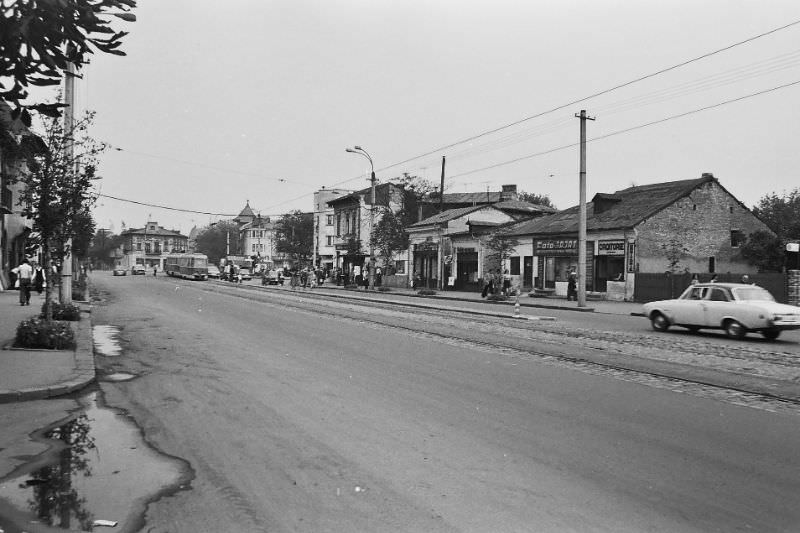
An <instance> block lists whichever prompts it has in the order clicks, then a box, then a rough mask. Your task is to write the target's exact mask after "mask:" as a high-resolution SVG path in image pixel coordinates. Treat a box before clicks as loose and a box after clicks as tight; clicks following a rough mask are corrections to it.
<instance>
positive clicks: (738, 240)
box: [731, 229, 745, 248]
mask: <svg viewBox="0 0 800 533" xmlns="http://www.w3.org/2000/svg"><path fill="white" fill-rule="evenodd" d="M744 241H745V236H744V232H743V231H742V230H738V229H732V230H731V246H732V247H734V248H738V247H739V246H741V245H743V244H744Z"/></svg>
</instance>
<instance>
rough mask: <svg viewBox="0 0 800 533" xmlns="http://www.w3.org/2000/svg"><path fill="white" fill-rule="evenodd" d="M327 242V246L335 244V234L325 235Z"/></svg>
mask: <svg viewBox="0 0 800 533" xmlns="http://www.w3.org/2000/svg"><path fill="white" fill-rule="evenodd" d="M325 242H326V244H327V246H333V236H332V235H328V236H326V237H325Z"/></svg>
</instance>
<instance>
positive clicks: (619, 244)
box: [597, 240, 625, 255]
mask: <svg viewBox="0 0 800 533" xmlns="http://www.w3.org/2000/svg"><path fill="white" fill-rule="evenodd" d="M597 255H625V241H623V240H618V241H600V242H598V243H597Z"/></svg>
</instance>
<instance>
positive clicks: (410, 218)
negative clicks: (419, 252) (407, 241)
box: [390, 172, 436, 228]
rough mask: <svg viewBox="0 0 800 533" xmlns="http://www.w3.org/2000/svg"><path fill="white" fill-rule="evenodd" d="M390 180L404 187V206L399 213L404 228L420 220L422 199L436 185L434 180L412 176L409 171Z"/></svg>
mask: <svg viewBox="0 0 800 533" xmlns="http://www.w3.org/2000/svg"><path fill="white" fill-rule="evenodd" d="M390 182H391V183H393V184H394V185H396V186H398V187H400V188H401V189H403V207H402V208H401V210H400V212H399V213H398V215H399V219H400V223H401V225H402V226H403V228H407V227H408V226H410V225H411V224H414V223H416V222H419V220H420V213H419V212H420V209H419V208H420V205H422V200H423V198H425V197H426V196H428V195H430V194H431V193H432V192H433V191H434V190H436V187H435V186H434V185H433V183H432V182H430V181H428V180H426V179H424V178H420V177H419V176H412V175H410V174H409V173H408V172H404V173H403V175H402V176H399V177H396V178H394V179H392V180H390Z"/></svg>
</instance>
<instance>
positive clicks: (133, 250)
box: [118, 221, 189, 270]
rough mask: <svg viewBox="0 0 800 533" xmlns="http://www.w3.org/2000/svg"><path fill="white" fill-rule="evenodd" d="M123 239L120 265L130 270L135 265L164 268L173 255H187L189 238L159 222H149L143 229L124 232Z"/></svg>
mask: <svg viewBox="0 0 800 533" xmlns="http://www.w3.org/2000/svg"><path fill="white" fill-rule="evenodd" d="M120 236H121V237H122V253H123V255H122V259H121V260H120V261H119V265H118V266H121V267H123V268H130V267H131V266H133V265H144V266H145V267H153V266H157V267H158V268H159V270H162V269H163V268H164V259H165V258H166V256H167V255H168V254H171V253H186V252H187V251H188V248H189V238H188V237H187V236H185V235H181V234H180V233H179V232H178V231H175V230H167V229H164V228H162V227H161V226H159V225H158V222H151V221H148V222H147V224H146V225H145V226H144V227H143V228H131V229H127V230H124V231H123V232H122V233H121V234H120Z"/></svg>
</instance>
